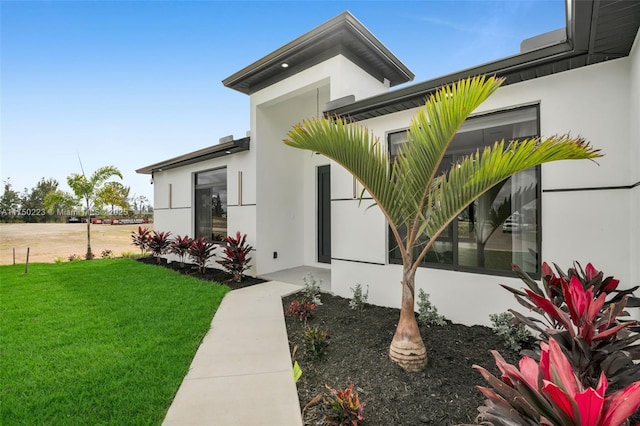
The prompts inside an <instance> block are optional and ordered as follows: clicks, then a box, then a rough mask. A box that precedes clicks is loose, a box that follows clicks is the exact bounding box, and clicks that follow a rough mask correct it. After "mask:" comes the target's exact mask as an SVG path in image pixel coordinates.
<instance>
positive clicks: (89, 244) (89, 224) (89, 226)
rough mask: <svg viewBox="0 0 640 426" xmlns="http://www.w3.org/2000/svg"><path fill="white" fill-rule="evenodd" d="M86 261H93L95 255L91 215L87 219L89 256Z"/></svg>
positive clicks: (87, 255)
mask: <svg viewBox="0 0 640 426" xmlns="http://www.w3.org/2000/svg"><path fill="white" fill-rule="evenodd" d="M85 259H87V260H91V259H93V253H91V215H89V216H88V217H87V254H86V256H85Z"/></svg>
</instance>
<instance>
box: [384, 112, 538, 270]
mask: <svg viewBox="0 0 640 426" xmlns="http://www.w3.org/2000/svg"><path fill="white" fill-rule="evenodd" d="M532 108H535V114H536V135H529V136H527V137H540V135H541V131H540V128H541V126H540V104H539V103H535V104H527V105H520V106H516V107H512V108H503V109H500V110H496V111H491V112H487V113H480V114H477V115H474V116H471V117H469V118H468V119H467V121H468V120H474V119H479V118H486V117H490V116H495V115H499V114H504V113H508V112H512V111H518V110H524V109H532ZM408 131H409V128H404V129H397V130H393V131H389V132H387V133H386V138H385V140H386V142H387V150H388V152H389V153H391V136H392V135H396V134H398V133H402V132H408ZM450 154H451V156H452V158H454V161H455V158H456V157H461V156H465V155H468V154H470V152H467V153H466V154H464V153H462V151H458V152H453V153H450ZM390 158H391V155H390ZM541 169H542V168H541V166H536V167H534V168H533V170H534V172H535V179H536V182H537V184H536V189H535V191H536V193H535V197H536V222H537V223H536V238H535V243H536V247H537V258H536V265H535V266H536V271H535V272H527V273H528V274H529V276H531V277H532V278H533V279H540V278H541V267H542V170H541ZM387 229H388V232H387V235H388V238H387V240H388V245H387V260H388V262H389V263H390V264H402V259H401V258H399V257H398V258H394V257H392V255H393V251H394V249H396V247H397V246H396V241H395V238H394V236H393V233H392V232H391V228H390V227H389V226H388V224H387ZM449 230H450V232H451V233H452V236H451V241H452V252H453V253H452V263H451V264H446V263H435V262H428V261H427V260H426V259H427V257H426V256H425V258H424V259H423V260H422V261H421V262H420V265H419V267H421V268H422V267H426V268H433V269H443V270H451V271H459V272H468V273H476V274H482V275H495V276H508V277H513V276H515V273H514V272H513V271H511V270H505V269H490V268H486V267H479V266H469V265H460V263H459V256H458V255H459V243H460V240H459V238H458V218H455V219H454V220H453V221H452V222H451V223H450V224H449Z"/></svg>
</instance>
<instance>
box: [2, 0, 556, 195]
mask: <svg viewBox="0 0 640 426" xmlns="http://www.w3.org/2000/svg"><path fill="white" fill-rule="evenodd" d="M344 10H349V11H350V12H351V13H352V14H354V16H355V17H356V18H357V19H359V20H360V21H361V22H362V23H363V24H364V25H365V26H366V27H367V28H368V29H369V30H370V31H371V32H372V33H373V34H374V35H376V36H377V37H378V38H379V39H380V40H381V41H382V43H384V44H385V45H386V46H387V47H388V48H389V49H390V50H391V51H392V52H393V53H394V54H395V55H396V56H397V57H398V58H399V59H400V60H402V61H403V62H404V63H405V64H406V65H407V66H408V67H409V68H410V69H411V70H412V71H413V72H414V73H415V75H416V78H415V80H414V81H413V83H417V82H421V81H424V80H428V79H430V78H434V77H438V76H442V75H445V74H448V73H451V72H455V71H459V70H462V69H465V68H469V67H472V66H475V65H479V64H482V63H485V62H489V61H492V60H495V59H498V58H502V57H506V56H510V55H514V54H516V53H518V50H519V46H520V42H521V41H522V40H523V39H525V38H528V37H532V36H535V35H538V34H540V33H543V32H546V31H550V30H554V29H557V28H562V27H564V26H565V12H564V1H563V0H510V1H506V0H502V1H484V0H473V1H472V0H468V1H454V0H450V1H433V0H423V1H409V2H406V1H329V0H323V1H279V2H274V1H99V2H98V1H56V0H51V1H6V0H0V28H1V29H0V31H1V32H0V36H1V39H0V43H1V44H0V49H1V50H0V52H1V56H0V71H1V74H0V90H1V92H0V97H1V101H0V108H1V109H0V119H1V122H0V125H1V128H0V138H1V139H0V143H1V146H0V150H1V151H0V153H1V160H0V177H1V179H2V180H3V181H4V180H6V179H7V178H10V182H11V183H12V185H13V187H14V189H16V190H20V191H21V190H23V189H24V188H31V187H33V186H34V185H35V184H36V183H37V182H38V180H39V179H40V178H43V177H44V178H55V179H57V180H58V181H59V182H60V184H61V189H63V190H68V187H67V185H66V177H67V176H68V175H69V174H70V173H74V172H75V173H79V172H80V165H79V162H78V157H80V158H81V160H82V164H83V166H84V169H85V171H86V172H87V173H91V172H93V171H94V170H95V169H96V168H98V167H101V166H105V165H114V166H116V167H118V168H119V169H120V170H121V171H122V172H123V175H124V182H123V183H124V184H125V185H128V186H130V187H131V194H132V195H133V194H136V195H145V196H147V197H148V198H149V199H150V200H152V199H153V187H152V186H151V185H150V184H149V176H146V175H137V174H136V173H135V170H136V169H138V168H141V167H143V166H147V165H149V164H152V163H156V162H159V161H162V160H166V159H168V158H171V157H175V156H178V155H181V154H184V153H187V152H191V151H195V150H197V149H201V148H204V147H207V146H210V145H213V144H216V143H217V142H218V139H219V138H220V137H222V136H226V135H230V134H233V135H234V136H236V137H242V136H244V134H245V132H246V131H247V130H249V98H248V96H247V95H244V94H242V93H239V92H235V91H234V90H231V89H228V88H226V87H224V86H223V85H222V83H221V80H223V79H224V78H226V77H228V76H230V75H231V74H233V73H235V72H236V71H238V70H240V69H241V68H243V67H245V66H247V65H249V64H251V63H252V62H254V61H256V60H258V59H260V58H261V57H263V56H265V55H267V54H268V53H270V52H272V51H273V50H275V49H277V48H279V47H280V46H282V45H283V44H285V43H287V42H289V41H291V40H293V39H294V38H296V37H298V36H300V35H302V34H304V33H305V32H307V31H309V30H311V29H312V28H314V27H316V26H318V25H320V24H321V23H323V22H324V21H326V20H328V19H330V18H332V17H334V16H335V15H337V14H339V13H340V12H342V11H344ZM409 84H412V83H409ZM400 87H404V86H400Z"/></svg>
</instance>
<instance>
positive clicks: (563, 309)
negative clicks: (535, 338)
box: [503, 263, 640, 387]
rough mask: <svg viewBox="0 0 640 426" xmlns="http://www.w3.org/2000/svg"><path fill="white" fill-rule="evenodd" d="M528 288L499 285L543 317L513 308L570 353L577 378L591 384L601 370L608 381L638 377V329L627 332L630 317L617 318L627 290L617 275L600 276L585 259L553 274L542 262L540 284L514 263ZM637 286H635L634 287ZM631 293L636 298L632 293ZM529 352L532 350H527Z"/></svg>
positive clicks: (543, 337)
mask: <svg viewBox="0 0 640 426" xmlns="http://www.w3.org/2000/svg"><path fill="white" fill-rule="evenodd" d="M514 269H515V270H516V272H517V273H518V274H519V275H520V276H521V277H522V278H523V280H524V282H525V283H526V284H527V286H528V287H529V288H526V289H524V291H520V290H516V289H513V288H510V287H507V286H503V287H504V288H506V289H507V290H509V291H510V292H512V293H514V294H515V296H516V299H517V300H518V302H519V303H520V304H521V305H523V306H525V307H526V308H528V309H529V310H530V311H533V312H536V313H537V314H538V315H540V316H541V317H542V319H540V318H536V317H529V316H525V315H523V314H520V313H519V312H516V311H514V310H510V312H511V313H512V314H513V315H514V316H515V317H516V319H517V320H518V321H519V322H520V323H522V324H525V325H527V326H528V327H530V328H532V329H533V330H536V331H538V332H539V333H540V336H539V338H540V339H541V340H542V341H545V342H549V341H550V340H551V339H554V340H555V341H557V343H558V344H559V345H560V346H561V347H562V349H563V350H564V351H565V353H566V354H567V355H568V357H569V361H570V362H571V363H572V365H573V367H574V369H575V371H576V374H577V375H578V378H579V379H580V380H581V382H582V384H583V385H584V386H585V387H587V386H591V387H593V386H596V384H597V383H598V382H599V380H600V376H601V373H604V374H605V375H606V376H607V379H608V380H609V382H611V383H613V384H616V385H619V386H625V385H628V384H629V383H632V382H635V381H639V380H640V364H638V363H634V362H637V361H640V344H637V343H636V342H637V341H638V340H639V339H640V334H632V333H631V332H630V331H629V328H630V327H631V326H635V325H636V324H637V323H636V322H633V321H627V322H622V321H621V320H620V317H621V316H625V315H627V313H625V308H626V306H627V301H628V300H629V299H630V297H631V295H630V294H629V293H630V292H631V291H633V290H635V288H633V289H631V290H626V291H617V290H616V289H617V287H618V284H619V281H618V280H616V279H614V278H613V277H608V278H606V279H602V277H603V274H602V272H600V271H598V270H597V269H596V268H595V267H593V265H591V264H588V265H587V267H586V269H585V271H584V272H581V270H582V268H580V267H579V264H578V267H577V268H573V269H570V270H569V271H570V272H569V274H568V275H565V274H563V273H562V272H560V270H559V268H557V270H558V271H559V276H556V275H555V274H554V273H552V272H551V268H550V267H549V266H548V265H547V264H546V263H545V264H543V279H542V282H543V288H540V287H539V286H538V284H537V283H536V282H535V281H534V280H533V279H531V278H530V277H529V276H528V275H526V274H525V273H524V272H523V271H522V270H520V268H518V267H514ZM636 288H637V287H636ZM634 299H635V298H634ZM526 354H527V355H529V356H531V357H537V355H535V354H533V353H531V352H526Z"/></svg>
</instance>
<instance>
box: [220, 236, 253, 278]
mask: <svg viewBox="0 0 640 426" xmlns="http://www.w3.org/2000/svg"><path fill="white" fill-rule="evenodd" d="M223 241H224V242H225V243H226V246H225V247H224V250H223V252H222V253H223V256H224V257H223V258H222V259H220V260H217V262H218V263H219V264H220V265H222V267H223V268H224V269H225V271H227V272H228V273H230V274H231V275H232V276H233V281H235V282H237V283H239V282H240V281H242V274H243V273H244V271H246V270H247V269H249V262H251V258H250V257H249V254H250V253H251V250H253V247H251V246H250V245H249V244H247V234H244V235H242V236H240V232H239V231H238V232H236V236H235V237H232V236H228V237H226V238H225V239H224V240H223Z"/></svg>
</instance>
